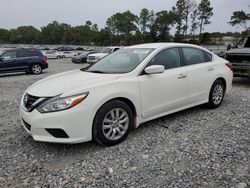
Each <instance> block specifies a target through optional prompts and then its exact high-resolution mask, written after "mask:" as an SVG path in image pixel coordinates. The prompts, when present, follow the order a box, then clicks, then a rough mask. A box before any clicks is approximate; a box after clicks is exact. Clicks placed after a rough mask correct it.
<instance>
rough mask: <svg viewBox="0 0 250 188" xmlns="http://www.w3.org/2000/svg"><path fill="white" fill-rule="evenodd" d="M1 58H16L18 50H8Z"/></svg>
mask: <svg viewBox="0 0 250 188" xmlns="http://www.w3.org/2000/svg"><path fill="white" fill-rule="evenodd" d="M1 58H3V59H4V60H8V59H13V58H16V52H6V53H4V54H2V55H1Z"/></svg>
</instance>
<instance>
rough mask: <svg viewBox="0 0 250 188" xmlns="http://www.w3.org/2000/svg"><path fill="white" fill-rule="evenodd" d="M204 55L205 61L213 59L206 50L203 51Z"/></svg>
mask: <svg viewBox="0 0 250 188" xmlns="http://www.w3.org/2000/svg"><path fill="white" fill-rule="evenodd" d="M204 54H205V56H206V62H210V61H212V59H213V56H212V54H210V53H208V52H204Z"/></svg>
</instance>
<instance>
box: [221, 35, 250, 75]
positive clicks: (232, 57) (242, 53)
mask: <svg viewBox="0 0 250 188" xmlns="http://www.w3.org/2000/svg"><path fill="white" fill-rule="evenodd" d="M225 58H226V59H227V60H228V61H230V62H231V63H232V65H233V72H234V76H235V77H246V78H250V36H246V37H244V38H242V39H241V40H240V41H239V42H238V43H237V44H236V45H235V46H232V49H231V46H228V50H227V51H226V52H225Z"/></svg>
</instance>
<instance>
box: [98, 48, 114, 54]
mask: <svg viewBox="0 0 250 188" xmlns="http://www.w3.org/2000/svg"><path fill="white" fill-rule="evenodd" d="M111 51H112V49H111V48H103V49H102V50H101V51H100V52H101V53H108V54H110V53H111Z"/></svg>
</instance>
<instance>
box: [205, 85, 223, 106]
mask: <svg viewBox="0 0 250 188" xmlns="http://www.w3.org/2000/svg"><path fill="white" fill-rule="evenodd" d="M224 95H225V85H224V84H223V82H222V81H221V80H215V82H214V83H213V85H212V87H211V90H210V93H209V101H208V107H209V108H217V107H219V106H220V105H221V103H222V101H223V98H224Z"/></svg>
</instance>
